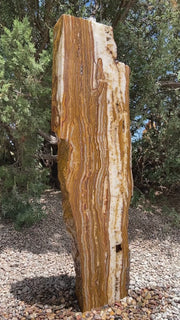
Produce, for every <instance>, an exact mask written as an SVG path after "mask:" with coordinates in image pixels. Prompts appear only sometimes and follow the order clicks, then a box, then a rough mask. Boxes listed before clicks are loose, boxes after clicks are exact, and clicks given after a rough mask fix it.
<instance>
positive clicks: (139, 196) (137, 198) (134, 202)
mask: <svg viewBox="0 0 180 320" xmlns="http://www.w3.org/2000/svg"><path fill="white" fill-rule="evenodd" d="M144 200H145V196H144V194H143V193H142V192H141V190H139V189H138V188H136V187H135V188H134V192H133V196H132V199H131V206H132V207H137V206H138V205H139V204H140V203H141V202H142V201H144Z"/></svg>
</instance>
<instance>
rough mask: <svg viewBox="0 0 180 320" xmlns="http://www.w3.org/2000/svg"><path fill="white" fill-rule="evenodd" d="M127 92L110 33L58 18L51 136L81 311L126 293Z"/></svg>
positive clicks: (126, 73)
mask: <svg viewBox="0 0 180 320" xmlns="http://www.w3.org/2000/svg"><path fill="white" fill-rule="evenodd" d="M128 86H129V68H128V66H126V65H124V64H123V63H120V62H117V61H116V44H115V42H114V39H113V30H112V28H111V27H109V26H105V25H102V24H99V23H96V22H93V21H90V20H84V19H81V18H75V17H72V16H66V15H63V16H61V18H60V19H59V20H58V22H57V24H56V25H55V28H54V54H53V84H52V89H53V92H52V130H53V131H54V132H56V134H57V135H58V138H59V146H58V176H59V180H60V184H61V190H62V194H63V210H64V219H65V223H66V226H67V229H68V231H69V232H70V234H71V235H72V238H73V243H74V249H73V252H72V254H73V258H74V261H75V269H76V291H77V296H78V299H79V303H80V306H81V308H82V310H83V311H85V310H90V309H91V308H95V307H99V306H102V305H104V304H107V303H113V302H114V301H117V300H119V299H120V298H122V297H124V296H126V295H127V289H128V269H129V258H128V235H127V225H128V207H129V202H130V198H131V193H132V175H131V143H130V130H129V127H130V120H129V96H128V95H129V93H128Z"/></svg>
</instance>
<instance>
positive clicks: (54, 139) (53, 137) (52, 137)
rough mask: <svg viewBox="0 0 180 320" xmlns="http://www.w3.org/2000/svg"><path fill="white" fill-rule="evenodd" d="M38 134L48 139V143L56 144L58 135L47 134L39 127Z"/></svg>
mask: <svg viewBox="0 0 180 320" xmlns="http://www.w3.org/2000/svg"><path fill="white" fill-rule="evenodd" d="M38 134H39V135H40V136H41V137H43V138H44V139H45V140H46V141H48V142H49V143H50V144H58V137H57V136H53V135H49V134H47V133H45V132H43V131H42V130H40V129H39V130H38Z"/></svg>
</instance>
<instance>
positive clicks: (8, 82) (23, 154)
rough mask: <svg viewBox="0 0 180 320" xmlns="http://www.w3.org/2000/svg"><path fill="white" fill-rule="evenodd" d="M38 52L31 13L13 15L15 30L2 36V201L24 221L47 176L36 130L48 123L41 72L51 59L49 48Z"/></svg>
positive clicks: (46, 87)
mask: <svg viewBox="0 0 180 320" xmlns="http://www.w3.org/2000/svg"><path fill="white" fill-rule="evenodd" d="M35 52H36V50H35V46H34V44H33V42H32V37H31V28H30V25H29V22H28V19H27V18H24V19H23V21H22V22H20V21H18V20H15V21H14V23H13V28H12V30H9V29H8V28H4V33H3V34H2V35H1V39H0V66H1V72H0V83H1V87H0V190H1V197H0V201H1V211H2V214H3V216H4V217H8V218H9V217H10V216H11V217H12V219H13V220H15V216H16V217H17V220H18V221H20V220H21V223H20V224H21V225H22V224H23V223H24V222H23V219H22V212H23V210H24V217H25V216H26V220H29V218H28V217H30V212H31V210H32V212H35V211H34V205H32V197H38V196H39V195H40V194H41V192H42V190H43V189H44V187H45V182H46V176H47V173H46V172H44V170H43V168H42V167H41V165H40V163H39V159H38V152H39V147H40V146H41V144H42V139H41V138H40V137H38V135H37V132H38V129H46V128H47V127H48V126H49V119H50V107H49V108H47V103H49V106H50V96H51V91H50V89H49V88H50V85H49V82H48V80H47V79H46V84H44V83H43V80H44V79H43V77H44V72H45V70H46V68H47V67H48V65H49V64H50V62H51V61H50V58H49V56H47V54H46V53H45V52H42V54H41V56H40V59H39V60H38V61H36V59H35ZM42 84H43V85H42ZM13 203H14V209H13ZM32 217H33V219H34V214H32ZM29 223H30V220H29Z"/></svg>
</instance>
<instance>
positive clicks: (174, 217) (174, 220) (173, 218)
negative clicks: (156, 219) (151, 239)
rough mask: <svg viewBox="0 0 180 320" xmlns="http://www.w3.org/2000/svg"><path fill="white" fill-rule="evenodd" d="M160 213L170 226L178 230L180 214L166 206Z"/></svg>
mask: <svg viewBox="0 0 180 320" xmlns="http://www.w3.org/2000/svg"><path fill="white" fill-rule="evenodd" d="M162 213H164V214H165V215H166V216H167V217H168V218H169V220H170V222H171V224H172V225H173V226H175V227H177V228H180V214H179V213H178V212H177V211H176V209H175V208H172V207H171V208H170V207H168V206H167V205H164V206H163V207H162Z"/></svg>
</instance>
